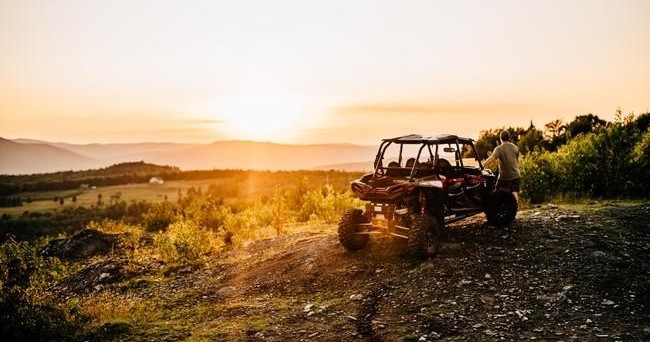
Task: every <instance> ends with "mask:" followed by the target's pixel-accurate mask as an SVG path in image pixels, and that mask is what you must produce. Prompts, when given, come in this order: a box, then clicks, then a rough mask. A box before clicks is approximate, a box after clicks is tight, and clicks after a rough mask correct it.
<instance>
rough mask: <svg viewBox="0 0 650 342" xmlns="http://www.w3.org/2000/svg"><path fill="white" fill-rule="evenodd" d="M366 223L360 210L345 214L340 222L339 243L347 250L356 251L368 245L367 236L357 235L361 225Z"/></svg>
mask: <svg viewBox="0 0 650 342" xmlns="http://www.w3.org/2000/svg"><path fill="white" fill-rule="evenodd" d="M366 221H367V220H365V218H364V217H363V212H362V211H361V210H359V209H354V210H349V211H347V212H345V213H344V214H343V217H341V222H339V242H340V243H341V245H343V247H345V249H347V250H349V251H356V250H359V249H362V248H363V247H365V246H366V245H367V244H368V239H369V236H368V235H367V234H357V232H358V231H359V224H360V223H365V222H366Z"/></svg>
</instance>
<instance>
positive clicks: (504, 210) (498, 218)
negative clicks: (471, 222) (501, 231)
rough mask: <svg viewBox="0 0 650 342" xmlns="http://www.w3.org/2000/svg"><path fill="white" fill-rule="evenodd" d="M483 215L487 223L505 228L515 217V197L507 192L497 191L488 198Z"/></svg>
mask: <svg viewBox="0 0 650 342" xmlns="http://www.w3.org/2000/svg"><path fill="white" fill-rule="evenodd" d="M485 215H486V216H487V220H488V223H490V224H491V225H493V226H497V227H505V226H507V225H509V224H510V223H511V222H512V221H514V219H515V216H517V200H516V199H515V195H513V194H512V193H511V192H507V191H498V192H496V193H494V194H492V196H490V202H489V203H488V204H487V206H486V210H485Z"/></svg>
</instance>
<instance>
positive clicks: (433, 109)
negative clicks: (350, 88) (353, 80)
mask: <svg viewBox="0 0 650 342" xmlns="http://www.w3.org/2000/svg"><path fill="white" fill-rule="evenodd" d="M527 107H528V106H527V105H525V104H520V103H441V104H419V103H379V102H373V103H366V104H354V105H349V106H343V107H337V108H334V110H333V113H335V114H341V115H377V114H382V115H384V114H412V115H417V114H423V115H429V114H459V113H464V114H472V113H493V112H498V111H501V112H514V111H517V110H524V109H525V108H527Z"/></svg>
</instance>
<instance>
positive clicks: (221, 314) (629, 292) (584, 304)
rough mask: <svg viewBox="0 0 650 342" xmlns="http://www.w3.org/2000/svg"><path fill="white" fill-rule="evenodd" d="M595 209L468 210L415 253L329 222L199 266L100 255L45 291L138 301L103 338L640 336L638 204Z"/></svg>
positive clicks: (642, 218)
mask: <svg viewBox="0 0 650 342" xmlns="http://www.w3.org/2000/svg"><path fill="white" fill-rule="evenodd" d="M598 207H599V209H589V207H588V206H587V207H586V208H585V207H583V209H579V211H574V210H570V209H567V208H564V207H563V208H560V209H558V208H557V207H555V206H553V205H545V206H543V207H540V208H533V209H530V210H526V211H522V212H520V213H519V214H518V217H517V220H516V222H515V223H514V224H513V225H511V226H510V227H509V228H507V229H497V228H494V227H491V226H488V225H487V224H486V223H485V219H484V217H482V216H477V217H475V218H472V219H468V220H465V221H462V222H459V223H457V224H454V225H453V226H450V227H448V234H447V237H446V238H445V241H444V243H443V245H442V246H443V247H442V249H441V251H440V253H439V254H438V256H437V257H436V258H435V259H432V260H427V261H423V262H422V261H415V260H412V259H409V258H408V257H407V256H405V255H404V248H405V246H404V243H403V242H401V241H393V240H392V239H390V238H388V237H384V238H378V239H372V241H371V243H370V244H369V246H368V247H367V248H366V249H364V250H362V251H359V252H355V253H350V252H347V251H345V250H344V249H343V247H341V246H340V245H339V243H338V241H337V237H336V235H335V227H331V230H328V231H326V232H323V233H301V234H295V235H290V236H283V237H280V238H277V239H270V240H263V241H258V242H255V243H253V244H250V245H249V246H246V247H245V248H241V249H239V250H233V251H225V252H223V253H222V254H221V255H219V256H218V257H215V260H214V262H210V263H208V264H207V265H203V266H185V267H177V268H166V266H164V265H162V264H160V263H157V262H151V263H140V264H128V262H126V261H124V260H123V259H120V260H112V259H102V260H100V261H97V262H96V263H95V264H92V265H89V266H88V267H86V268H83V269H81V270H80V271H79V273H78V274H76V275H72V276H71V277H70V278H68V279H66V280H64V281H62V282H61V283H60V284H57V285H55V286H53V287H52V295H53V296H56V297H57V298H66V299H70V298H75V297H81V298H88V296H97V295H99V294H102V295H105V296H106V295H107V296H110V298H112V300H114V301H116V302H119V301H124V300H141V301H142V302H143V303H146V310H150V311H149V312H150V313H151V314H150V315H149V314H146V313H145V314H144V315H142V318H141V319H139V320H138V321H135V322H129V323H128V324H117V323H116V324H108V325H105V326H103V327H101V328H100V329H99V330H98V331H97V334H96V335H94V336H90V337H89V339H102V340H106V339H114V340H178V339H186V338H187V339H191V340H245V341H289V340H291V341H331V340H337V341H434V340H461V341H477V340H485V341H492V340H524V339H526V340H535V339H537V340H544V341H560V340H562V341H569V340H577V341H584V340H598V341H640V340H648V339H650V310H649V308H650V286H649V284H650V262H649V261H650V254H649V252H650V233H649V232H650V231H649V227H650V205H648V204H643V205H638V204H637V205H631V206H622V205H621V206H615V205H606V206H604V207H603V206H602V205H598ZM125 263H126V264H125ZM108 265H114V266H108ZM83 272H86V273H83ZM95 273H96V274H95ZM75 277H76V278H75ZM100 278H101V279H100ZM80 284H82V285H80ZM97 285H101V286H97ZM84 287H85V288H86V290H84Z"/></svg>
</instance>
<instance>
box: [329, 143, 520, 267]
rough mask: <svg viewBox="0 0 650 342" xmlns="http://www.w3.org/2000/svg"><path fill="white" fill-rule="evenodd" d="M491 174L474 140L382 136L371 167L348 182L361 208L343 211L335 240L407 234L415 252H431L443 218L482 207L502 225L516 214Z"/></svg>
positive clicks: (347, 242) (351, 246) (358, 241)
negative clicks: (385, 137)
mask: <svg viewBox="0 0 650 342" xmlns="http://www.w3.org/2000/svg"><path fill="white" fill-rule="evenodd" d="M495 183H496V176H495V175H494V174H493V173H492V172H491V171H490V170H488V169H485V168H484V167H483V165H482V164H481V161H480V159H479V158H478V154H477V153H476V149H475V147H474V141H473V140H472V139H469V138H461V137H458V136H456V135H436V136H422V135H415V134H411V135H406V136H401V137H397V138H392V139H383V140H382V143H381V145H380V146H379V150H378V151H377V156H376V157H375V161H374V171H373V172H371V173H368V174H366V175H364V176H363V177H361V178H360V179H358V180H355V181H353V182H352V183H351V187H352V191H353V192H354V193H355V194H356V195H357V196H358V197H359V198H360V199H361V200H364V201H367V203H366V205H365V210H360V209H355V210H351V211H348V212H346V213H345V214H343V217H342V218H341V221H340V223H339V227H338V235H339V241H340V242H341V244H342V245H343V246H344V247H345V248H346V249H348V250H358V249H361V248H363V247H365V246H366V244H367V243H368V240H369V237H370V235H373V234H389V235H392V236H395V237H398V238H403V239H406V240H407V246H408V247H407V248H408V250H409V251H410V253H412V254H413V255H414V256H416V257H419V258H423V257H427V256H431V255H434V254H435V253H436V252H437V251H438V248H439V246H440V237H441V235H442V232H443V229H444V226H445V224H447V223H451V222H455V221H458V220H462V219H464V218H467V217H469V216H472V215H476V214H479V213H482V212H485V214H486V217H487V220H488V222H489V223H490V224H492V225H494V226H497V227H502V226H506V225H508V224H510V223H511V222H512V221H513V220H514V219H515V216H516V214H517V201H516V200H515V198H514V196H513V195H512V193H511V192H509V191H495Z"/></svg>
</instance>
